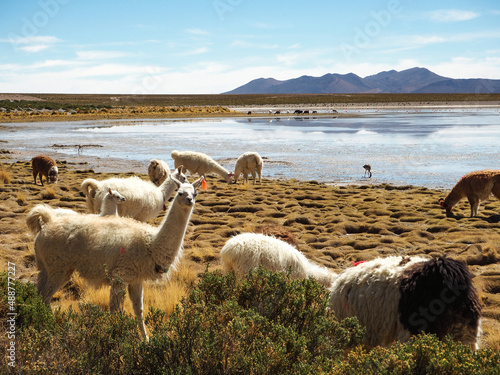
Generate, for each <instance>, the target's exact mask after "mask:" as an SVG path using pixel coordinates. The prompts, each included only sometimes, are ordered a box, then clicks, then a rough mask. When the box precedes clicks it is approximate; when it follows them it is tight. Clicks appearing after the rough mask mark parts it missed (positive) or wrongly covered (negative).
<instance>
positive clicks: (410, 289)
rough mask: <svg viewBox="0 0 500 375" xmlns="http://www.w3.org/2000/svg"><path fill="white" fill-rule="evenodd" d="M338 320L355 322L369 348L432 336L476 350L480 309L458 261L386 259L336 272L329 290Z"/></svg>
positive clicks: (331, 306) (479, 330)
mask: <svg viewBox="0 0 500 375" xmlns="http://www.w3.org/2000/svg"><path fill="white" fill-rule="evenodd" d="M330 308H331V309H332V310H333V311H334V312H335V315H336V316H337V318H338V319H344V318H347V317H356V318H357V319H358V320H359V322H360V323H361V324H362V325H363V326H365V327H366V342H367V344H368V345H370V346H377V345H382V346H389V345H390V344H392V343H393V342H394V341H401V342H405V341H408V340H409V338H410V336H411V335H415V334H418V333H420V332H427V333H434V334H436V335H437V336H438V338H439V339H441V340H443V339H444V338H445V337H446V335H448V334H449V335H451V336H452V337H453V339H454V340H456V341H460V342H462V343H463V344H464V345H470V346H471V347H472V348H473V349H476V350H477V349H478V343H479V337H480V334H481V319H480V318H481V306H480V302H479V297H478V295H477V292H476V290H475V289H474V287H473V285H472V276H471V274H470V272H469V270H468V268H467V266H466V265H465V263H463V262H459V261H456V260H452V259H449V258H438V259H425V258H422V257H411V258H410V257H396V256H393V257H388V258H385V259H381V258H379V259H375V260H372V261H368V262H363V263H361V264H359V265H358V266H356V267H351V268H348V269H346V270H344V271H343V272H341V273H340V274H339V275H338V277H337V278H336V279H335V281H334V282H333V283H332V285H331V287H330Z"/></svg>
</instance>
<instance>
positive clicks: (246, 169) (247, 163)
mask: <svg viewBox="0 0 500 375" xmlns="http://www.w3.org/2000/svg"><path fill="white" fill-rule="evenodd" d="M263 165H264V162H263V161H262V158H261V157H260V155H259V154H258V153H257V152H245V153H244V154H243V155H241V156H240V157H239V158H238V160H236V166H235V167H234V183H237V182H238V178H239V177H240V175H241V174H243V179H244V181H245V183H248V175H250V174H251V175H252V178H253V183H254V184H255V180H256V179H257V176H259V183H262V167H263Z"/></svg>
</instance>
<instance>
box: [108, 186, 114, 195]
mask: <svg viewBox="0 0 500 375" xmlns="http://www.w3.org/2000/svg"><path fill="white" fill-rule="evenodd" d="M108 193H109V194H113V193H112V192H111V188H110V187H109V186H108Z"/></svg>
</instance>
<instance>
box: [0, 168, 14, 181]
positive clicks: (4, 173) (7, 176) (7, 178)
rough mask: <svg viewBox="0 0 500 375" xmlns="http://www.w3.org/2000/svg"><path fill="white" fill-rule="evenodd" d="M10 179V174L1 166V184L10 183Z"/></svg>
mask: <svg viewBox="0 0 500 375" xmlns="http://www.w3.org/2000/svg"><path fill="white" fill-rule="evenodd" d="M11 180H12V177H11V176H10V173H9V172H8V171H6V170H4V169H3V168H2V169H0V182H1V183H2V184H10V181H11Z"/></svg>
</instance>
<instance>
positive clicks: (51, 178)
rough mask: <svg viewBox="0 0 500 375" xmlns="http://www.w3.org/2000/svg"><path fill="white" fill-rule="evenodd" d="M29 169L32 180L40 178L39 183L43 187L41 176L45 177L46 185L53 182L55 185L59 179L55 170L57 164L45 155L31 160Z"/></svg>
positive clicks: (57, 171)
mask: <svg viewBox="0 0 500 375" xmlns="http://www.w3.org/2000/svg"><path fill="white" fill-rule="evenodd" d="M31 167H32V169H33V178H34V179H35V185H36V178H37V176H38V177H40V183H41V184H42V186H43V180H42V176H45V179H46V180H47V183H51V182H54V183H56V184H57V180H58V179H59V170H58V169H57V164H56V161H55V160H54V159H52V158H51V157H49V156H47V155H39V156H35V157H34V158H33V159H31Z"/></svg>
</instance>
